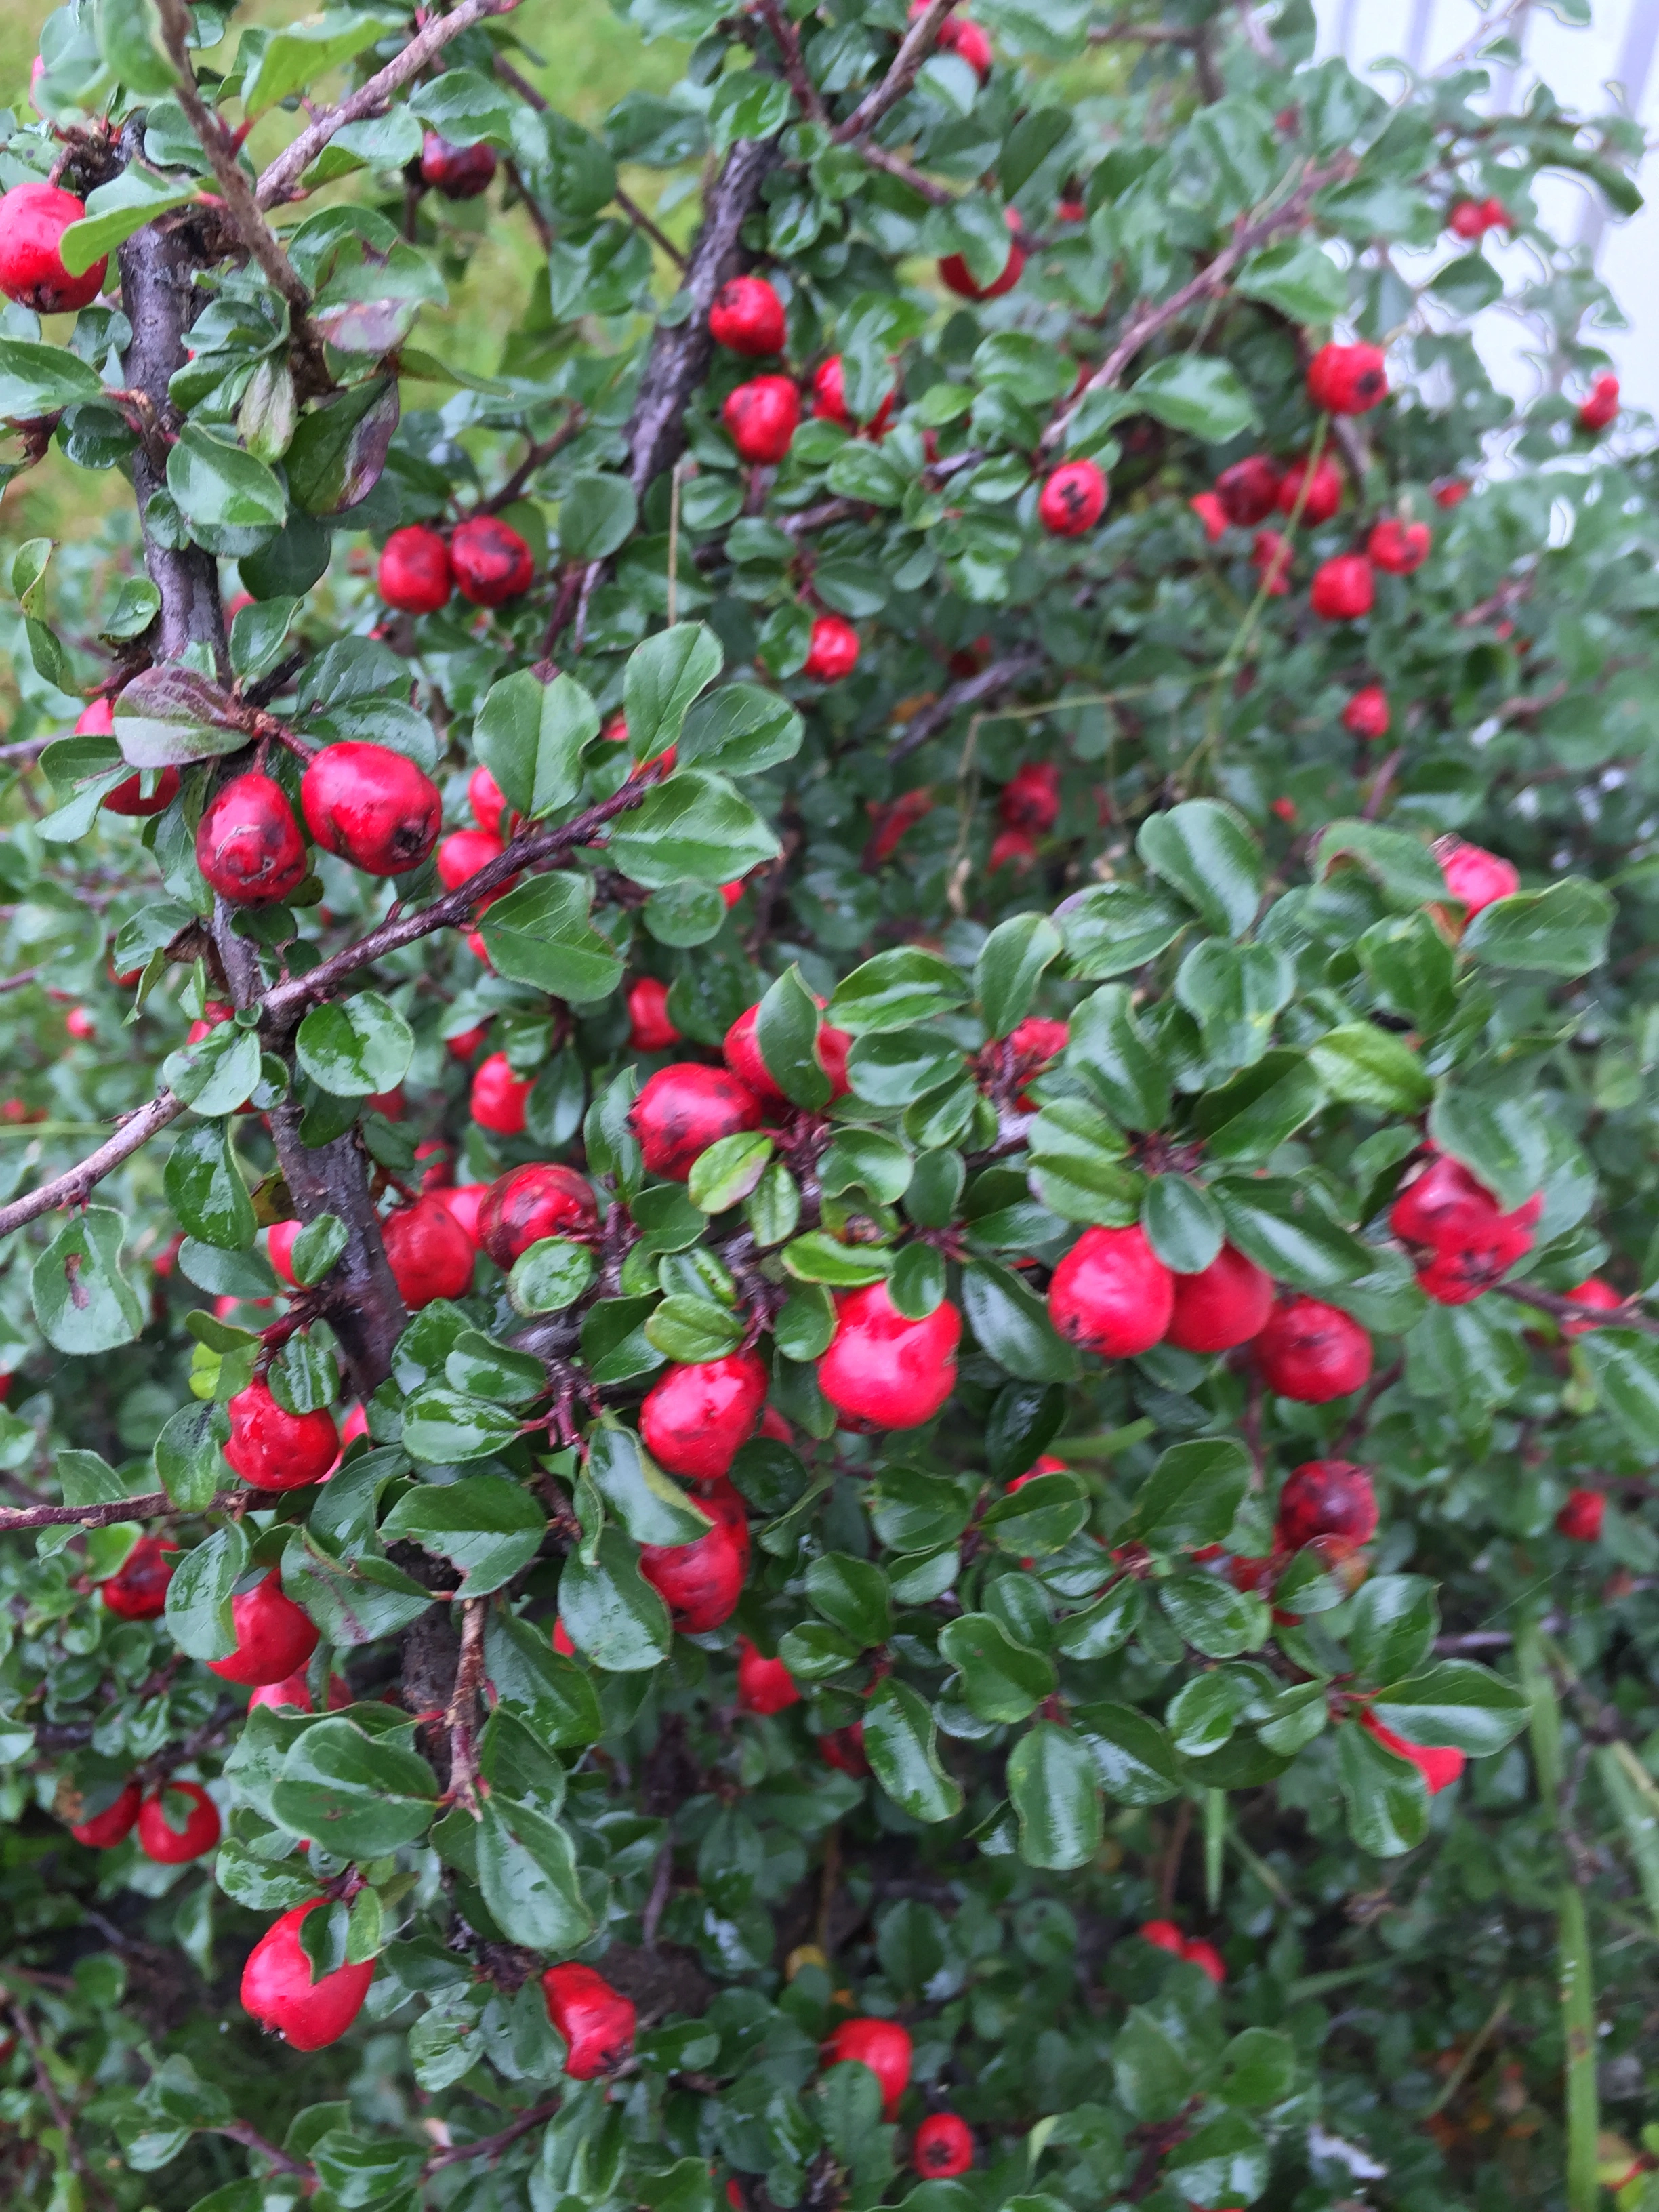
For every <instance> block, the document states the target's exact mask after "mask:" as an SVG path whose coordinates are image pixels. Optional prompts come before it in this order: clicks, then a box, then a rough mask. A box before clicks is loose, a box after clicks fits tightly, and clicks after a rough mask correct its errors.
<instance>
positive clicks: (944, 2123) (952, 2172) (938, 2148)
mask: <svg viewBox="0 0 1659 2212" xmlns="http://www.w3.org/2000/svg"><path fill="white" fill-rule="evenodd" d="M910 2160H911V2163H912V2165H914V2166H915V2169H916V2172H918V2173H920V2174H924V2175H926V2177H927V2179H928V2180H929V2181H950V2180H952V2179H954V2178H955V2177H956V2176H957V2174H958V2173H966V2172H967V2171H968V2169H969V2167H970V2166H972V2164H973V2162H974V2138H973V2133H972V2131H971V2130H970V2129H969V2125H968V2123H967V2121H966V2120H963V2119H958V2118H957V2115H956V2114H955V2113H954V2112H929V2114H928V2115H927V2118H926V2119H925V2120H924V2121H923V2122H922V2124H921V2126H920V2127H919V2128H918V2129H917V2130H916V2139H915V2143H914V2144H913V2145H912V2146H911V2151H910Z"/></svg>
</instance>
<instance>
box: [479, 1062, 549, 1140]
mask: <svg viewBox="0 0 1659 2212" xmlns="http://www.w3.org/2000/svg"><path fill="white" fill-rule="evenodd" d="M535 1080H536V1079H535V1077H534V1076H533V1075H526V1076H522V1077H520V1076H517V1075H514V1073H513V1070H512V1068H511V1067H510V1066H508V1064H507V1054H505V1053H504V1052H492V1053H491V1054H490V1055H489V1059H488V1060H480V1061H479V1063H478V1065H477V1068H476V1070H475V1071H474V1073H473V1077H472V1090H471V1096H470V1098H469V1101H468V1103H469V1105H470V1107H471V1114H472V1118H473V1120H474V1121H476V1122H477V1124H478V1127H480V1128H481V1129H488V1130H489V1131H490V1132H491V1133H492V1134H493V1135H495V1136H497V1137H517V1136H521V1135H522V1134H523V1133H524V1116H525V1101H526V1099H527V1098H528V1097H529V1096H530V1093H531V1091H532V1087H533V1085H534V1084H535Z"/></svg>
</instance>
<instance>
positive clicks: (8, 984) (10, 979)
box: [0, 968, 41, 998]
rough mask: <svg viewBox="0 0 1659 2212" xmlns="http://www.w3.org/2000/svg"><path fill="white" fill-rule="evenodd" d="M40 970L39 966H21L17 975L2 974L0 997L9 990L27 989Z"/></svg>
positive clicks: (0, 976) (0, 978)
mask: <svg viewBox="0 0 1659 2212" xmlns="http://www.w3.org/2000/svg"><path fill="white" fill-rule="evenodd" d="M40 972H41V971H40V969H38V968H20V969H18V971H17V973H16V974H15V975H0V998H3V997H4V995H5V994H6V993H7V992H8V991H22V990H27V987H28V986H29V985H30V984H31V983H32V982H33V981H34V979H35V977H36V976H37V975H40Z"/></svg>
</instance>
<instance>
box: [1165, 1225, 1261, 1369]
mask: <svg viewBox="0 0 1659 2212" xmlns="http://www.w3.org/2000/svg"><path fill="white" fill-rule="evenodd" d="M1272 1311H1273V1280H1272V1278H1271V1277H1270V1276H1268V1275H1266V1274H1264V1273H1262V1271H1261V1268H1260V1267H1257V1266H1256V1264H1255V1261H1254V1260H1247V1259H1246V1258H1245V1256H1244V1255H1243V1253H1242V1252H1236V1251H1235V1250H1234V1249H1233V1248H1232V1246H1231V1244H1224V1245H1223V1246H1222V1248H1221V1249H1220V1250H1219V1251H1218V1253H1217V1254H1216V1255H1215V1257H1214V1259H1213V1260H1212V1261H1211V1262H1210V1264H1209V1266H1208V1267H1205V1268H1203V1269H1202V1270H1200V1273H1198V1274H1196V1275H1177V1276H1176V1278H1175V1306H1174V1310H1173V1311H1172V1312H1171V1314H1170V1326H1169V1328H1168V1329H1167V1331H1166V1332H1165V1341H1166V1342H1167V1343H1170V1344H1173V1345H1177V1346H1179V1347H1180V1348H1181V1350H1182V1352H1231V1350H1232V1348H1233V1346H1235V1345H1236V1344H1248V1343H1249V1340H1250V1339H1251V1338H1252V1337H1253V1336H1258V1335H1260V1334H1261V1329H1262V1328H1263V1326H1264V1324H1265V1323H1266V1322H1267V1316H1268V1315H1269V1314H1270V1313H1271V1312H1272Z"/></svg>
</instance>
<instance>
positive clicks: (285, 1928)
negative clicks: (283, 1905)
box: [241, 1897, 374, 2051]
mask: <svg viewBox="0 0 1659 2212" xmlns="http://www.w3.org/2000/svg"><path fill="white" fill-rule="evenodd" d="M327 1902H328V1900H327V1899H326V1898H321V1897H313V1898H311V1899H307V1902H306V1903H305V1904H304V1905H295V1908H294V1910H293V1911H292V1912H285V1913H283V1917H282V1918H281V1919H280V1920H275V1921H273V1922H272V1923H271V1924H270V1927H269V1928H267V1929H266V1930H265V1932H264V1935H263V1936H261V1937H260V1938H259V1940H258V1942H257V1943H256V1944H255V1945H254V1947H253V1948H252V1951H250V1952H249V1953H248V1958H247V1964H246V1966H244V1967H243V1969H242V1991H241V1995H242V2005H243V2008H244V2009H245V2010H246V2011H247V2012H249V2013H251V2014H252V2016H253V2018H254V2019H255V2020H257V2021H258V2022H259V2025H260V2026H261V2027H271V2028H275V2029H276V2032H277V2033H278V2034H279V2035H281V2036H282V2037H283V2039H284V2040H285V2041H286V2042H287V2043H288V2044H289V2045H290V2046H291V2047H292V2048H293V2049H294V2050H295V2051H321V2050H324V2049H325V2048H326V2046H327V2045H329V2044H331V2043H337V2042H338V2041H339V2039H340V2038H341V2037H342V2036H343V2034H344V2033H345V2032H346V2030H347V2028H349V2027H350V2025H351V2023H352V2021H354V2020H356V2017H357V2015H358V2014H359V2013H360V2012H361V2011H362V2005H363V1999H364V1998H365V1997H366V1996H368V1985H369V1984H370V1983H371V1982H372V1981H373V1980H374V1960H373V1959H365V1960H363V1961H362V1963H361V1965H358V1966H339V1967H337V1968H336V1969H335V1971H334V1972H332V1973H331V1974H324V1975H322V1976H321V1977H319V1979H318V1980H316V1981H314V1982H313V1980H312V1978H311V1961H310V1960H309V1959H307V1956H306V1954H305V1952H304V1950H303V1949H302V1948H301V1943H300V1923H301V1921H302V1920H303V1919H304V1918H305V1917H306V1915H307V1912H315V1911H316V1910H317V1908H318V1907H319V1905H325V1904H326V1903H327Z"/></svg>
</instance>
